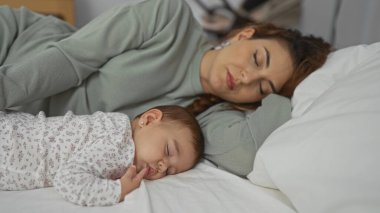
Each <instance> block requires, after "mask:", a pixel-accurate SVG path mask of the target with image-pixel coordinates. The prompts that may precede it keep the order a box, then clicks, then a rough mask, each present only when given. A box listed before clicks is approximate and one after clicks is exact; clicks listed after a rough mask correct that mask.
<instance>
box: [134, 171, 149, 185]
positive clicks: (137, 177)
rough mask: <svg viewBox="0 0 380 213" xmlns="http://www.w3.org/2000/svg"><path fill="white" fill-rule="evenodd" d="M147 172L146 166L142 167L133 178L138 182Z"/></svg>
mask: <svg viewBox="0 0 380 213" xmlns="http://www.w3.org/2000/svg"><path fill="white" fill-rule="evenodd" d="M147 172H148V168H143V169H141V171H140V172H139V173H138V174H137V175H136V176H135V177H134V178H133V180H135V181H138V182H140V181H141V180H142V179H143V178H144V176H145V175H146V173H147Z"/></svg>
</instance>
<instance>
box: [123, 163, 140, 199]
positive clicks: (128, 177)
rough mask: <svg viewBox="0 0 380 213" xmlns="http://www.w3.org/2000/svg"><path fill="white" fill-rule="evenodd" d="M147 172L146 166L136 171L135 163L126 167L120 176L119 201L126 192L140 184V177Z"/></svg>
mask: <svg viewBox="0 0 380 213" xmlns="http://www.w3.org/2000/svg"><path fill="white" fill-rule="evenodd" d="M146 172H147V168H144V169H142V170H141V171H140V172H139V173H137V169H136V166H135V165H132V166H130V167H129V168H128V170H127V171H126V172H125V174H124V175H123V176H122V177H121V178H120V182H121V195H120V202H121V201H123V200H124V197H125V195H126V194H128V193H130V192H131V191H133V190H135V189H137V188H138V187H139V186H140V183H141V181H142V179H143V178H144V176H145V174H146Z"/></svg>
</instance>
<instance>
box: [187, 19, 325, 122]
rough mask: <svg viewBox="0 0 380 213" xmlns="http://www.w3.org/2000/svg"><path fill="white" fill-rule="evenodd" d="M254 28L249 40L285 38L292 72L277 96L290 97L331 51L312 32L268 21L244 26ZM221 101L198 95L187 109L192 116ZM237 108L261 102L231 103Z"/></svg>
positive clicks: (234, 33) (253, 106) (254, 105)
mask: <svg viewBox="0 0 380 213" xmlns="http://www.w3.org/2000/svg"><path fill="white" fill-rule="evenodd" d="M246 27H253V28H254V29H255V33H254V34H253V36H252V38H251V39H277V40H280V41H284V42H285V44H286V45H287V47H288V50H289V52H290V56H291V58H292V63H293V67H294V72H293V74H292V76H291V77H290V78H289V80H288V81H287V82H286V83H285V84H284V86H283V87H282V88H281V90H280V91H279V92H278V94H279V95H282V96H285V97H288V98H291V97H292V96H293V92H294V90H295V88H296V87H297V85H298V84H299V83H300V82H301V81H302V80H304V79H305V78H306V77H307V76H308V75H309V74H311V73H312V72H314V71H315V70H317V69H318V68H320V67H321V66H322V65H323V64H324V63H325V61H326V59H327V56H328V54H329V53H330V52H331V51H332V47H331V45H330V44H329V43H327V42H326V41H324V40H323V39H322V38H318V37H315V36H312V35H308V36H304V35H302V34H301V33H300V32H299V31H298V30H295V29H285V28H281V27H277V26H275V25H273V24H270V23H261V24H249V25H247V26H245V27H242V28H246ZM242 28H239V29H235V30H233V31H231V33H229V34H228V35H227V38H230V37H233V36H234V35H236V34H237V33H238V32H240V31H241V30H242ZM222 101H223V100H222V99H220V98H218V97H215V96H213V95H201V96H199V97H198V98H197V99H196V100H195V101H194V102H193V103H192V104H191V105H189V106H188V107H187V108H186V109H187V110H188V111H189V112H190V113H192V114H193V115H198V114H199V113H201V112H203V111H204V110H206V109H207V108H208V107H210V106H212V105H214V104H216V103H219V102H222ZM231 104H232V105H233V106H235V107H236V108H237V109H247V110H249V109H256V108H257V107H258V106H260V104H261V102H257V103H244V104H237V103H231Z"/></svg>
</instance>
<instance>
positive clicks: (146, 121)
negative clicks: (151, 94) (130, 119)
mask: <svg viewBox="0 0 380 213" xmlns="http://www.w3.org/2000/svg"><path fill="white" fill-rule="evenodd" d="M162 116H163V113H162V111H161V110H159V109H150V110H148V111H146V112H144V113H143V114H142V115H141V117H140V119H139V125H140V127H142V126H146V125H150V124H152V123H154V122H157V121H161V120H162Z"/></svg>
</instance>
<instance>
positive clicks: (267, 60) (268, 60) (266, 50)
mask: <svg viewBox="0 0 380 213" xmlns="http://www.w3.org/2000/svg"><path fill="white" fill-rule="evenodd" d="M264 50H265V54H266V56H267V58H266V62H267V63H266V66H267V67H269V65H270V53H269V51H268V49H267V48H265V47H264Z"/></svg>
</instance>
